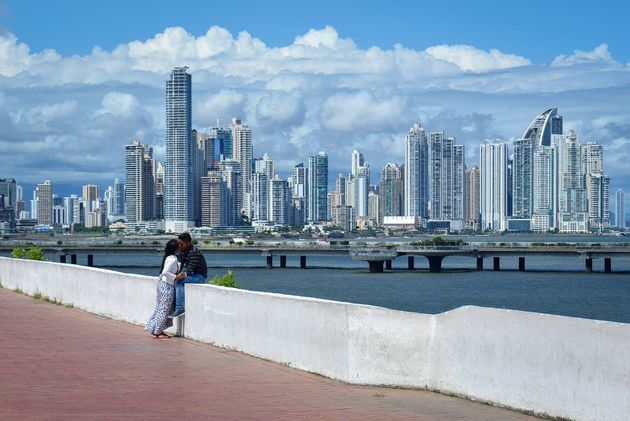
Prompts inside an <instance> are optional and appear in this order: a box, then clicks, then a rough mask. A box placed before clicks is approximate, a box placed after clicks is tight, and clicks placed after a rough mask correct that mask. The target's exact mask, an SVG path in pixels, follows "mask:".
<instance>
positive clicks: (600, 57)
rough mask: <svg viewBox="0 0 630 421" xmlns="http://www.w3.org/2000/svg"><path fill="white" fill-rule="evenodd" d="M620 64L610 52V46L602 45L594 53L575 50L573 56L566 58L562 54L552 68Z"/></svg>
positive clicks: (555, 60)
mask: <svg viewBox="0 0 630 421" xmlns="http://www.w3.org/2000/svg"><path fill="white" fill-rule="evenodd" d="M592 63H600V64H617V65H618V64H619V63H617V62H616V61H615V60H614V59H613V58H612V55H611V54H610V51H608V44H601V45H599V46H597V47H595V48H594V49H593V51H580V50H575V51H574V52H573V54H571V55H569V56H565V55H562V54H560V55H559V56H557V57H556V58H555V59H554V60H553V62H552V63H551V65H552V66H574V65H577V64H592Z"/></svg>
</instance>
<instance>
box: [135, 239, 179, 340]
mask: <svg viewBox="0 0 630 421" xmlns="http://www.w3.org/2000/svg"><path fill="white" fill-rule="evenodd" d="M178 251H179V243H178V242H177V240H170V241H169V242H168V243H166V247H165V248H164V258H163V259H162V268H161V269H160V277H159V278H158V284H157V300H156V302H155V311H154V312H153V315H152V316H151V318H150V319H149V321H148V322H147V323H146V325H144V330H146V331H147V332H149V333H150V334H151V335H153V337H154V338H156V339H168V338H170V336H168V335H167V334H166V333H164V332H163V331H164V329H166V328H169V327H171V326H173V320H172V319H169V318H168V315H169V314H170V313H171V312H172V311H173V309H174V307H175V281H177V280H179V279H182V278H184V277H185V276H186V275H185V274H184V273H179V270H180V263H179V262H178V261H177V256H176V255H177V252H178Z"/></svg>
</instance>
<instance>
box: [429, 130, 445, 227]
mask: <svg viewBox="0 0 630 421" xmlns="http://www.w3.org/2000/svg"><path fill="white" fill-rule="evenodd" d="M443 147H444V132H431V134H430V138H429V195H430V196H429V197H430V198H431V199H430V200H429V218H431V219H442V165H443V164H444V160H443V158H442V152H443Z"/></svg>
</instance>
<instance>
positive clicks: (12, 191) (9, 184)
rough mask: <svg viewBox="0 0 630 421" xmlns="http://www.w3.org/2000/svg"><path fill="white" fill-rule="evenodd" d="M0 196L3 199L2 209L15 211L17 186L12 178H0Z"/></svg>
mask: <svg viewBox="0 0 630 421" xmlns="http://www.w3.org/2000/svg"><path fill="white" fill-rule="evenodd" d="M0 195H1V196H3V197H4V202H5V203H4V204H3V205H4V207H5V208H7V207H11V208H13V209H14V210H15V209H17V202H18V197H17V184H16V182H15V179H14V178H0Z"/></svg>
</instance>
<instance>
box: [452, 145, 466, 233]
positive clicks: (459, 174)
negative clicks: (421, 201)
mask: <svg viewBox="0 0 630 421" xmlns="http://www.w3.org/2000/svg"><path fill="white" fill-rule="evenodd" d="M464 157H465V153H464V145H453V165H452V167H453V175H452V177H453V195H452V198H451V200H452V205H451V214H450V218H449V219H450V220H451V221H452V222H453V223H452V224H451V227H452V228H453V227H454V226H455V225H457V226H458V227H459V228H460V229H461V228H464V226H463V221H464V204H465V203H466V200H465V197H466V183H465V181H464V174H465V173H466V163H465V159H464Z"/></svg>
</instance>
